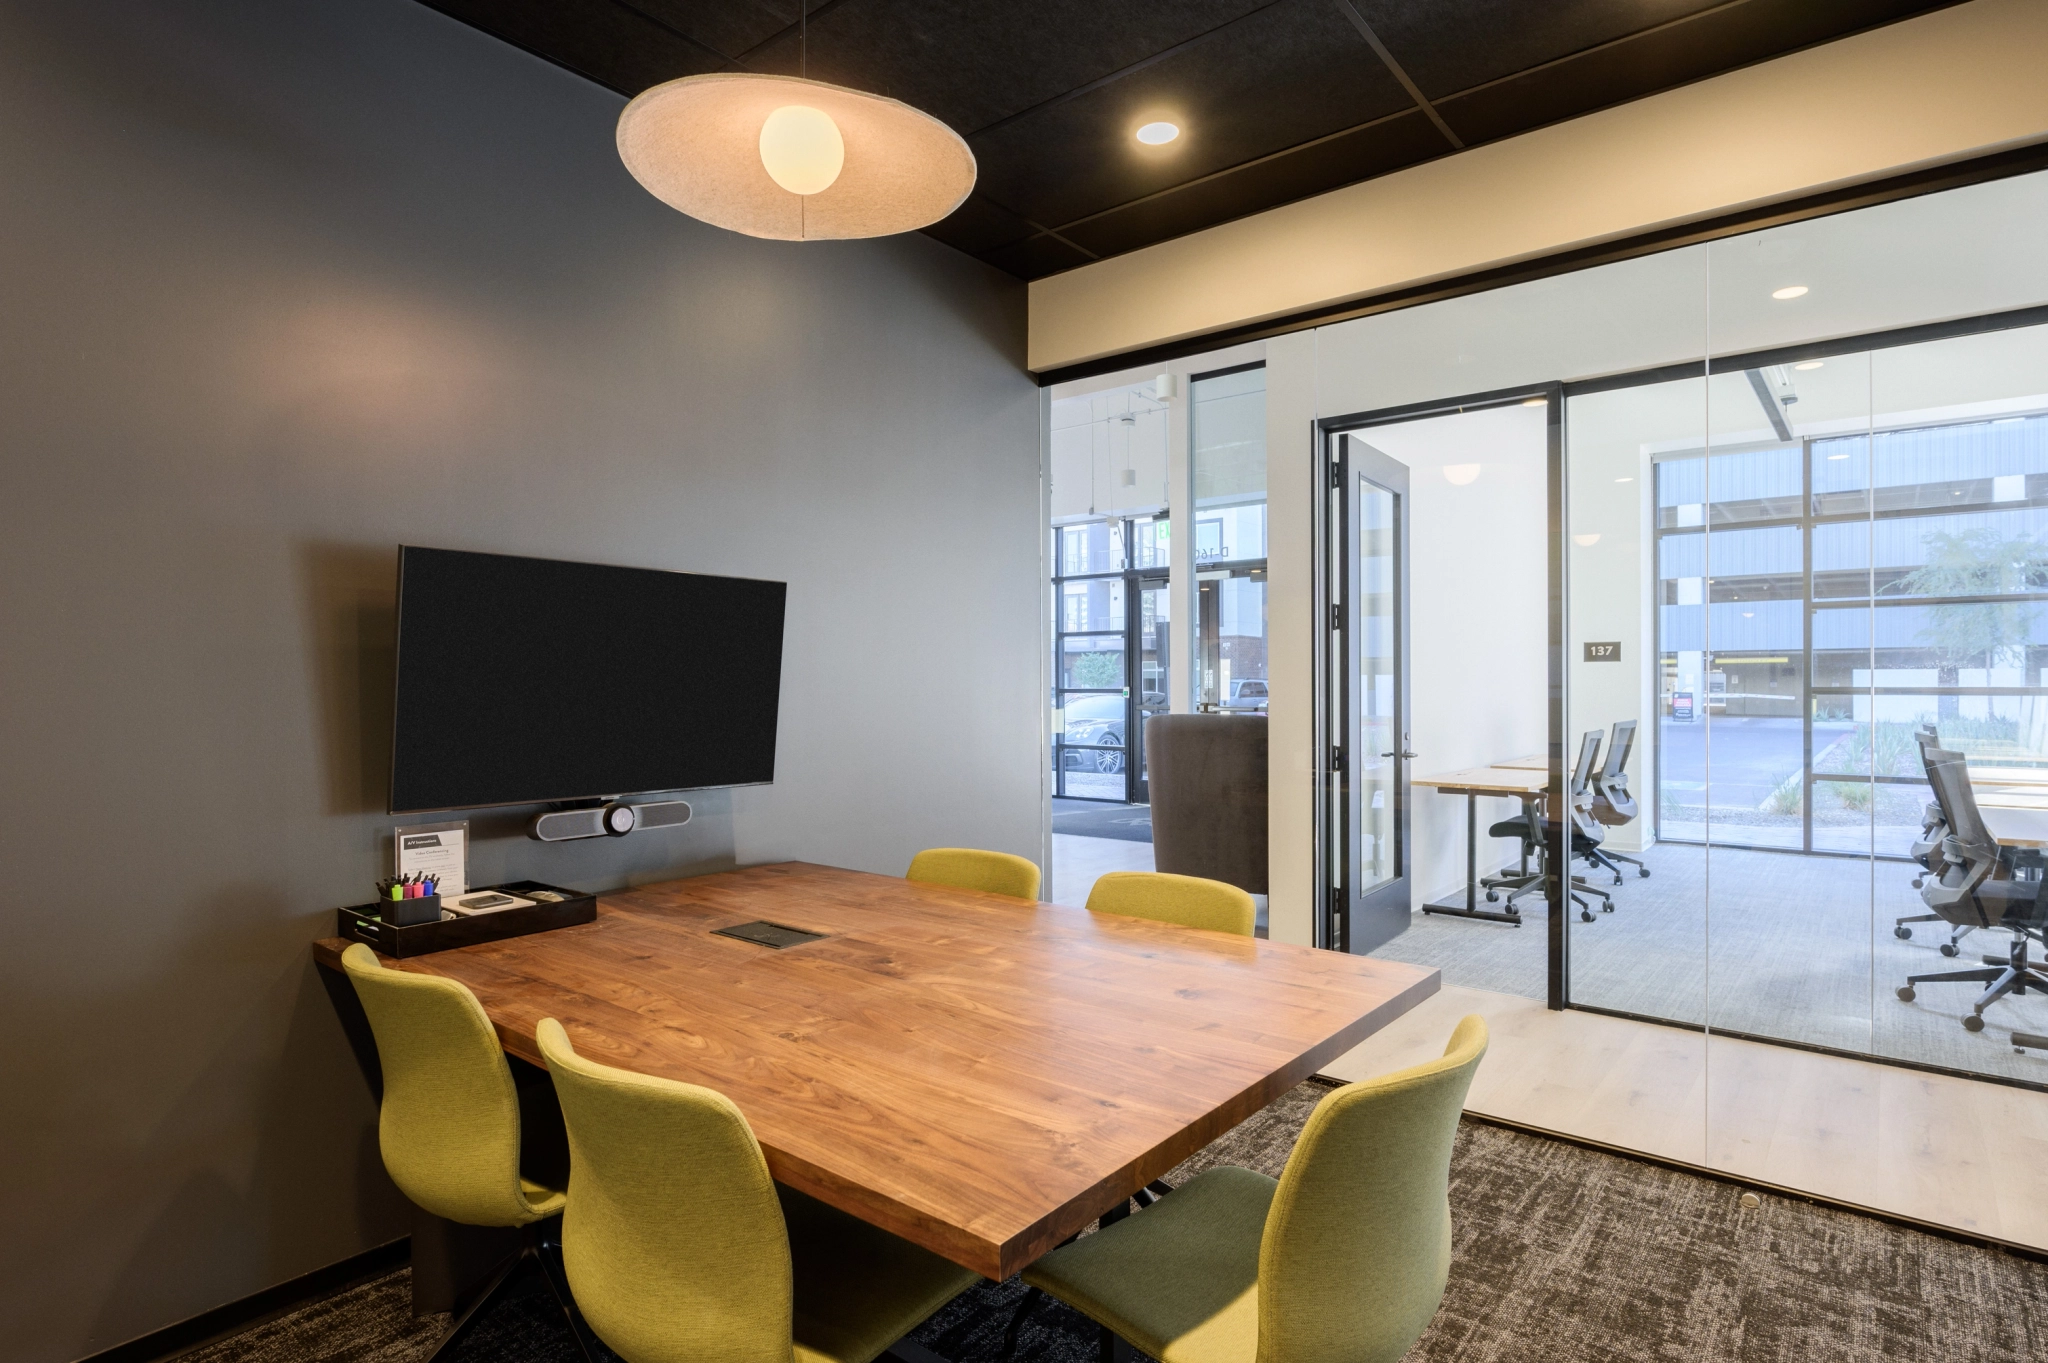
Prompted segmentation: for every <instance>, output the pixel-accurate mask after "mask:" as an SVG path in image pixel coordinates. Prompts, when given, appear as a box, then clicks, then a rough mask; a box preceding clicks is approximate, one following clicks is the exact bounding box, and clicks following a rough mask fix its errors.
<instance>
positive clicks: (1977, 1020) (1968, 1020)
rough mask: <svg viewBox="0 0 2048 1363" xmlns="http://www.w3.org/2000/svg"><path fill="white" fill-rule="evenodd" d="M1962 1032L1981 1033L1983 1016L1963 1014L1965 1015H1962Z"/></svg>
mask: <svg viewBox="0 0 2048 1363" xmlns="http://www.w3.org/2000/svg"><path fill="white" fill-rule="evenodd" d="M1963 1030H1964V1031H1966V1032H1981V1031H1983V1030H1984V1016H1983V1014H1981V1013H1969V1014H1965V1015H1964V1017H1963Z"/></svg>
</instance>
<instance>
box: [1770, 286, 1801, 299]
mask: <svg viewBox="0 0 2048 1363" xmlns="http://www.w3.org/2000/svg"><path fill="white" fill-rule="evenodd" d="M1805 296H1806V286H1805V285H1804V284H1787V285H1786V286H1785V287H1784V288H1782V289H1772V290H1771V297H1773V298H1775V299H1777V300H1778V301H1780V302H1783V301H1784V300H1786V299H1788V298H1804V297H1805Z"/></svg>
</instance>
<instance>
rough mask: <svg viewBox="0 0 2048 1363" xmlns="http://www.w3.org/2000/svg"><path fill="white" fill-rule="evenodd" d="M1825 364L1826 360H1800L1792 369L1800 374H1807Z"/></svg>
mask: <svg viewBox="0 0 2048 1363" xmlns="http://www.w3.org/2000/svg"><path fill="white" fill-rule="evenodd" d="M1826 363H1827V361H1826V360H1801V361H1800V362H1799V363H1798V364H1795V365H1793V366H1792V367H1793V368H1794V369H1797V370H1799V371H1800V372H1801V373H1808V372H1811V371H1812V370H1815V369H1818V368H1820V367H1821V366H1822V365H1824V364H1826Z"/></svg>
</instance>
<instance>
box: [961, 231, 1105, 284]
mask: <svg viewBox="0 0 2048 1363" xmlns="http://www.w3.org/2000/svg"><path fill="white" fill-rule="evenodd" d="M981 259H983V260H985V261H987V262H988V263H989V264H991V265H993V266H995V267H996V268H997V269H998V270H1007V271H1009V272H1010V273H1011V274H1013V275H1015V276H1017V277H1018V278H1019V279H1042V278H1044V277H1045V276H1046V275H1049V274H1059V273H1060V272H1061V271H1062V270H1071V269H1073V268H1074V267H1075V266H1077V265H1086V264H1087V263H1088V262H1089V261H1091V260H1093V259H1095V257H1094V256H1092V255H1090V254H1088V253H1087V252H1085V251H1079V250H1076V249H1075V248H1074V247H1072V246H1070V245H1068V244H1067V243H1066V242H1064V241H1061V240H1059V239H1058V238H1056V237H1053V236H1050V235H1044V234H1041V235H1039V236H1035V237H1031V238H1029V239H1027V240H1025V241H1020V242H1018V243H1016V244H1015V245H1013V246H999V247H997V248H996V249H995V250H993V251H984V252H982V254H981Z"/></svg>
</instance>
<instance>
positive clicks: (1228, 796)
mask: <svg viewBox="0 0 2048 1363" xmlns="http://www.w3.org/2000/svg"><path fill="white" fill-rule="evenodd" d="M1268 731H1269V730H1268V725H1267V721H1266V717H1265V716H1264V715H1153V716H1152V717H1151V718H1149V719H1147V720H1146V721H1145V768H1146V770H1145V779H1146V784H1147V787H1148V789H1149V790H1150V791H1151V800H1152V857H1153V860H1152V865H1153V866H1154V868H1155V869H1157V870H1161V871H1171V872H1173V873H1174V874H1175V875H1184V876H1201V877H1203V878H1204V879H1207V880H1220V881H1223V882H1224V883H1225V884H1229V885H1235V886H1237V887H1238V888H1239V889H1240V890H1245V891H1248V892H1250V893H1252V894H1264V893H1265V892H1266V872H1267V855H1266V769H1267V762H1266V750H1267V747H1266V745H1267V738H1266V736H1267V733H1268ZM1389 746H1391V745H1389Z"/></svg>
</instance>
